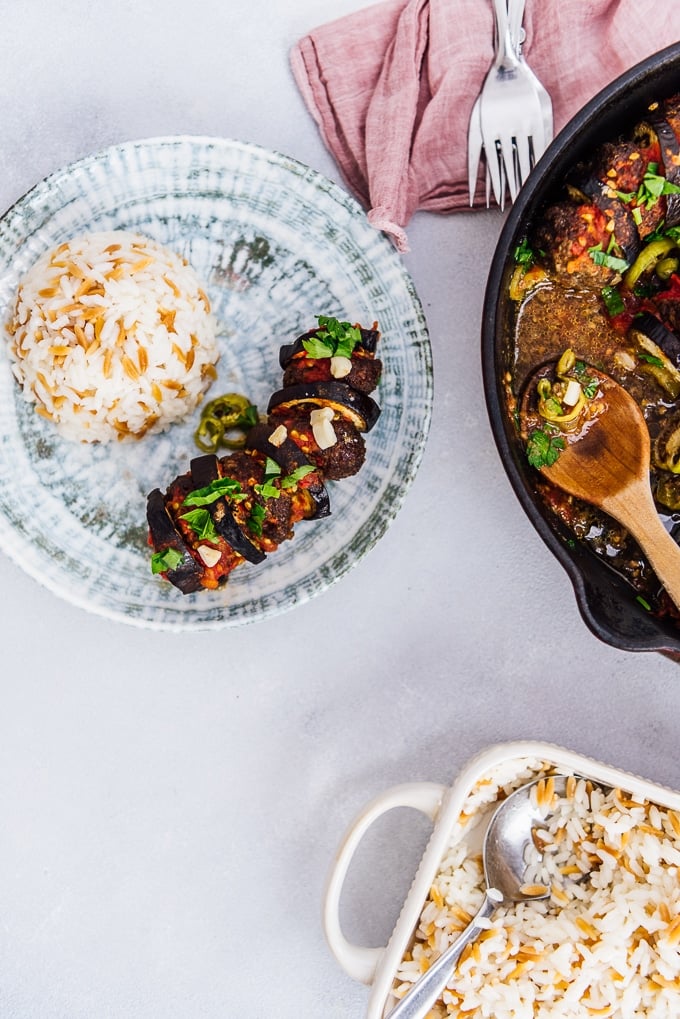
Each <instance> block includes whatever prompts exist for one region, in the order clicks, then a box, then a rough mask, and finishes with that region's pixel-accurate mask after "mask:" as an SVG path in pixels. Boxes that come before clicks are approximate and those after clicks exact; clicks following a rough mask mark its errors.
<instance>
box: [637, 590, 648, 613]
mask: <svg viewBox="0 0 680 1019" xmlns="http://www.w3.org/2000/svg"><path fill="white" fill-rule="evenodd" d="M635 601H636V602H639V603H640V605H642V607H643V609H646V610H647V612H651V611H652V606H651V605H650V604H649V602H648V601H647V599H646V598H643V597H642V595H641V594H639V595H637V597H636V598H635Z"/></svg>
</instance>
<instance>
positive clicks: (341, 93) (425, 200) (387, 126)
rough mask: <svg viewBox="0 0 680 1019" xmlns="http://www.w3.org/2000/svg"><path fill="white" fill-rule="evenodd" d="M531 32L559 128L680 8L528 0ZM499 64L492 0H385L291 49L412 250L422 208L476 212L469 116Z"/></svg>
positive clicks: (367, 188)
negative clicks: (411, 230)
mask: <svg viewBox="0 0 680 1019" xmlns="http://www.w3.org/2000/svg"><path fill="white" fill-rule="evenodd" d="M524 27H525V30H526V40H525V43H524V51H523V52H524V55H525V57H526V59H527V61H528V63H529V64H530V65H531V66H532V68H533V70H534V71H535V73H536V74H537V75H538V77H539V78H540V80H541V81H542V82H543V84H544V85H545V87H546V88H547V89H548V91H549V93H550V95H551V98H552V101H553V112H554V119H555V131H556V132H557V131H559V130H560V128H562V127H563V126H564V124H565V123H566V122H567V121H568V120H569V119H570V118H571V117H572V116H573V114H574V113H576V112H577V110H578V109H580V107H581V106H583V104H584V103H586V102H587V101H588V100H589V99H591V98H592V97H593V96H594V95H595V94H596V93H597V92H598V91H599V90H600V89H601V88H603V87H604V86H605V85H606V84H608V83H609V82H610V81H612V80H613V79H614V78H616V77H617V76H618V75H619V74H622V73H623V72H624V71H625V70H627V69H628V68H630V67H632V66H633V65H634V64H636V63H638V62H639V61H640V60H643V59H644V58H645V57H647V56H649V55H650V54H652V53H654V52H656V51H657V50H660V49H663V48H664V47H665V46H668V45H670V44H671V43H674V42H677V41H678V40H680V3H678V2H677V0H675V2H673V3H670V4H668V3H658V2H657V0H553V2H552V3H546V2H545V0H527V4H526V11H525V17H524ZM492 59H493V15H492V10H491V3H490V0H384V2H382V3H378V4H374V5H373V6H371V7H367V8H365V9H363V10H359V11H357V12H356V13H353V14H349V15H346V16H345V17H342V18H339V19H338V20H336V21H333V22H331V23H330V24H327V25H323V26H322V27H320V28H316V29H314V30H313V31H312V32H310V33H309V35H306V36H305V37H304V38H303V39H301V40H300V41H299V42H298V43H297V44H296V45H295V46H294V47H293V49H292V51H291V54H290V60H291V67H292V70H293V74H294V77H295V80H296V82H297V85H298V87H299V89H300V91H301V93H302V96H303V98H304V100H305V103H306V104H307V106H308V108H309V110H310V113H311V114H312V116H313V118H314V120H315V121H316V123H317V125H318V127H319V130H320V132H321V136H322V138H323V141H324V143H325V145H326V146H327V147H328V149H329V150H330V152H331V154H332V155H333V157H334V158H335V160H336V162H337V163H338V166H339V168H340V171H341V173H342V176H343V179H344V181H345V182H346V184H347V186H348V187H349V188H350V189H351V190H352V191H353V192H354V194H355V195H356V197H357V198H358V199H359V201H360V202H361V203H362V204H363V205H364V207H365V208H366V209H367V210H368V219H369V221H370V222H371V223H372V224H373V226H375V227H376V228H377V229H379V230H384V231H386V232H387V233H388V234H389V235H390V236H391V237H392V238H393V240H394V242H395V244H396V246H397V248H398V250H400V251H408V241H407V238H406V232H405V227H406V225H407V224H408V222H409V220H410V218H411V216H412V215H413V213H414V212H415V211H416V210H417V209H428V210H430V211H434V212H454V211H455V210H457V209H463V208H469V197H468V188H467V130H468V122H469V119H470V111H471V109H472V104H473V103H474V101H475V98H476V97H477V95H478V93H479V91H480V89H481V87H482V83H483V81H484V77H485V75H486V72H487V71H488V69H489V67H490V65H491V62H492ZM478 190H479V204H481V202H482V201H483V199H482V190H483V188H479V189H478Z"/></svg>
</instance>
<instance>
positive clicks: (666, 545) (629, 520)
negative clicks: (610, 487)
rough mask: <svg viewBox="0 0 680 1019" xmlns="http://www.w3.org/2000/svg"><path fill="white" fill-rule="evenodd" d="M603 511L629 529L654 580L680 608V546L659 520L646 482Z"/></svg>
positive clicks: (610, 502) (629, 487)
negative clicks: (652, 573)
mask: <svg viewBox="0 0 680 1019" xmlns="http://www.w3.org/2000/svg"><path fill="white" fill-rule="evenodd" d="M602 508H603V509H604V510H605V511H606V512H607V513H610V514H611V516H613V517H615V518H616V519H617V520H618V521H619V523H621V524H623V526H624V527H626V528H628V530H629V531H630V533H631V534H632V535H633V537H634V538H635V540H636V541H637V543H638V545H639V546H640V548H641V549H642V551H643V552H644V553H645V555H646V556H647V559H648V560H649V562H650V565H651V567H652V569H653V570H654V572H655V573H656V575H657V577H658V578H659V580H660V581H661V583H662V584H663V586H664V587H665V589H666V591H667V592H668V595H669V597H670V598H671V599H672V600H673V602H674V603H675V605H676V606H677V607H678V608H680V546H678V545H677V544H676V542H675V541H674V539H673V538H672V537H671V536H670V534H669V533H668V531H667V530H666V528H665V527H664V525H663V524H662V523H661V520H660V519H659V515H658V513H657V512H656V507H655V506H654V500H653V499H652V493H651V492H650V490H649V487H648V485H647V483H646V482H644V483H640V484H635V485H629V486H628V487H627V488H626V489H625V490H624V491H623V492H621V493H620V495H619V496H614V497H612V498H611V499H609V500H606V505H605V502H603V504H602Z"/></svg>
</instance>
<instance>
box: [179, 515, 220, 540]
mask: <svg viewBox="0 0 680 1019" xmlns="http://www.w3.org/2000/svg"><path fill="white" fill-rule="evenodd" d="M182 520H186V522H187V523H188V525H189V527H190V528H191V530H192V531H194V532H195V534H196V536H197V537H198V538H200V539H201V540H202V541H217V540H218V538H219V536H218V534H217V531H216V530H215V524H214V523H213V518H212V517H211V515H210V510H207V509H199V508H197V509H193V510H189V512H188V513H182Z"/></svg>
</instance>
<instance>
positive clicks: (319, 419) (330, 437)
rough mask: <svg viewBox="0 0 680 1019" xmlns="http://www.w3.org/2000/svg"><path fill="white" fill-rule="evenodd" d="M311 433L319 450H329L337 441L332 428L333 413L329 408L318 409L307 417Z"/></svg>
mask: <svg viewBox="0 0 680 1019" xmlns="http://www.w3.org/2000/svg"><path fill="white" fill-rule="evenodd" d="M309 422H310V424H311V426H312V433H313V435H314V439H315V440H316V444H317V446H318V447H319V449H329V448H330V446H334V445H335V443H336V442H337V441H338V437H337V435H336V434H335V429H334V428H333V423H332V422H333V411H332V409H331V408H330V407H319V408H318V409H317V410H313V411H312V413H311V414H310V415H309Z"/></svg>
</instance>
